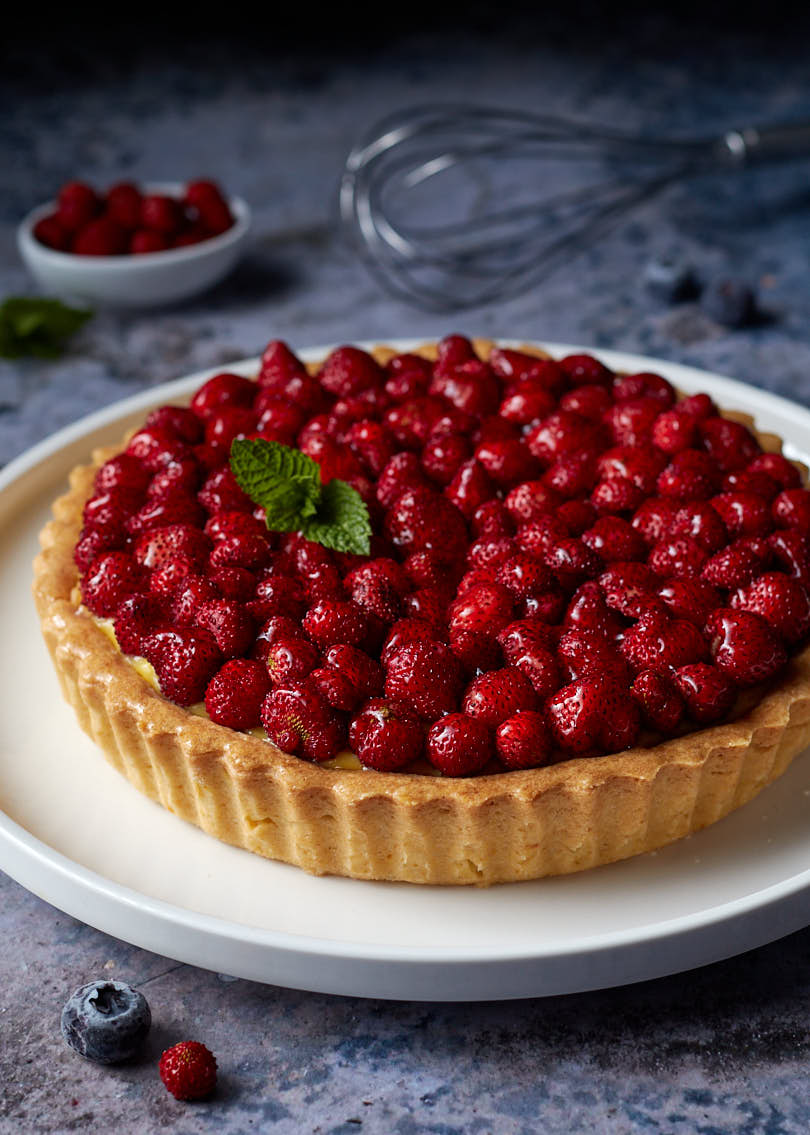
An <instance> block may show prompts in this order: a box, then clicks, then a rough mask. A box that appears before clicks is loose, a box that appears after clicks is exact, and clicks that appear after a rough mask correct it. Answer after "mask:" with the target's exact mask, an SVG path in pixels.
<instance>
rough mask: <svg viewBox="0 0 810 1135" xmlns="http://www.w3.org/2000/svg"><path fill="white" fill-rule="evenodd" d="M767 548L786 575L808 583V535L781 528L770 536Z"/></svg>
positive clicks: (809, 575) (809, 567) (809, 566)
mask: <svg viewBox="0 0 810 1135" xmlns="http://www.w3.org/2000/svg"><path fill="white" fill-rule="evenodd" d="M768 546H769V548H770V549H771V552H772V553H773V556H774V558H775V559H776V560H777V561H778V563H779V564H780V565H782V567H783V569H784V570H785V571H786V572H787V574H788V575H790V576H793V578H794V579H800V580H801V581H802V582H803V583H808V582H810V535H808V534H807V533H806V532H802V531H801V530H800V529H799V528H783V529H781V530H779V531H778V532H772V533H771V534H770V536H769V537H768Z"/></svg>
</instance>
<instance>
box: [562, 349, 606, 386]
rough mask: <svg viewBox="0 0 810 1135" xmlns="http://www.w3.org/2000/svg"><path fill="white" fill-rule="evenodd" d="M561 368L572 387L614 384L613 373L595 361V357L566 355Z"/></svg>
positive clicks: (597, 360)
mask: <svg viewBox="0 0 810 1135" xmlns="http://www.w3.org/2000/svg"><path fill="white" fill-rule="evenodd" d="M559 366H560V368H561V369H562V370H563V371H564V372H565V374H566V375H567V376H568V379H569V381H570V382H571V385H572V386H584V385H590V384H591V383H594V384H596V385H598V386H609V385H610V384H611V383H612V382H613V371H612V370H608V368H607V367H606V366H605V364H604V363H601V362H600V361H599V359H595V358H594V357H593V355H566V356H565V358H564V359H560V361H559Z"/></svg>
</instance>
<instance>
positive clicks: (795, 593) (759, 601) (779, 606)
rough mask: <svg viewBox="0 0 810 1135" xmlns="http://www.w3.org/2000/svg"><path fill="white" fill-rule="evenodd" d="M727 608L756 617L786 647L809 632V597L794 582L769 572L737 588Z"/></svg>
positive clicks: (784, 576)
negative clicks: (772, 631) (768, 627)
mask: <svg viewBox="0 0 810 1135" xmlns="http://www.w3.org/2000/svg"><path fill="white" fill-rule="evenodd" d="M730 603H731V606H732V607H734V608H735V609H739V610H742V611H751V612H753V613H754V614H755V615H760V616H761V617H762V618H763V619H764V620H765V622H766V623H768V624H769V625H770V626H771V627H773V629H774V630H775V631H776V633H777V634H778V635H779V636H780V637H781V638H782V639H784V641H785V642H786V643H788V644H789V645H791V646H793V645H795V644H796V643H797V642H800V641H801V640H802V639H803V638H804V637H805V636H806V635H807V633H808V631H810V595H808V591H807V588H806V587H804V585H803V584H801V583H799V582H798V580H795V579H790V578H789V577H788V576H786V575H783V574H782V572H776V571H770V572H766V573H765V574H764V575H760V576H757V577H756V579H754V580H753V581H752V582H751V583H749V584H748V585H747V586H744V587H741V588H739V590H738V591H736V592H735V593H734V594H733V595H732V596H731V599H730Z"/></svg>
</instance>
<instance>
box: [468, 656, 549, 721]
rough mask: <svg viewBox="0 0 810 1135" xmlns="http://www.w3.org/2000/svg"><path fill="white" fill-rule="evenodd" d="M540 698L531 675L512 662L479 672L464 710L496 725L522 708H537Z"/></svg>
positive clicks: (469, 714)
mask: <svg viewBox="0 0 810 1135" xmlns="http://www.w3.org/2000/svg"><path fill="white" fill-rule="evenodd" d="M537 707H538V700H537V694H536V693H535V691H534V688H533V686H532V684H531V682H529V680H528V678H526V676H525V675H524V674H522V673H521V671H520V670H518V669H516V668H515V667H513V666H507V667H506V668H504V669H503V670H490V671H489V672H488V673H486V674H479V675H478V676H477V677H476V678H473V680H472V682H470V684H469V686H468V687H467V690H466V692H465V694H464V702H463V706H462V708H463V710H464V712H465V713H466V714H467V715H468V716H469V717H474V718H477V719H478V720H479V721H483V723H484V724H485V725H488V726H489V727H490V728H491V729H496V728H497V727H498V726H499V725H500V724H501V722H502V721H505V720H506V719H507V717H512V715H513V714H515V713H517V712H518V710H521V709H537Z"/></svg>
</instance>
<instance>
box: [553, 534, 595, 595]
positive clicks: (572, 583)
mask: <svg viewBox="0 0 810 1135" xmlns="http://www.w3.org/2000/svg"><path fill="white" fill-rule="evenodd" d="M543 563H544V564H545V565H546V567H547V568H549V569H550V570H551V572H552V574H553V575H554V576H555V578H556V579H557V581H558V583H559V584H560V586H561V587H562V588H563V590H565V591H573V590H575V588H577V587H579V585H580V584H581V583H584V581H585V580H586V579H594V578H595V577H596V576H597V575H599V573H600V572H601V571H602V569H603V568H604V566H605V565H604V562H603V560H602V558H601V556H599V555H597V553H596V552H594V551H592V550H591V549H590V548H589V547H588V546H587V545H586V544H583V543H582V542H581V541H580V540H577V539H576V538H575V537H573V536H570V537H567V538H566V539H565V540H558V541H557V543H556V544H553V545H552V547H551V548H549V550H548V551H547V552H546V553H545V555H544V556H543Z"/></svg>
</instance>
